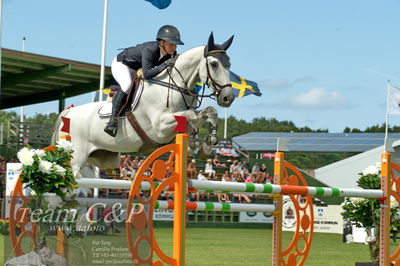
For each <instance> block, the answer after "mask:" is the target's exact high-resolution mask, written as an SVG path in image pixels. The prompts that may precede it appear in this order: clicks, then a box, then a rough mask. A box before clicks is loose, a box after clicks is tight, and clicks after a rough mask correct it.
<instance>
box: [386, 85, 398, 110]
mask: <svg viewBox="0 0 400 266" xmlns="http://www.w3.org/2000/svg"><path fill="white" fill-rule="evenodd" d="M388 90H389V91H388V103H387V104H388V108H387V110H388V114H392V115H400V89H399V88H396V87H394V86H393V85H391V84H388Z"/></svg>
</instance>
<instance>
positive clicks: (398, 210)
mask: <svg viewBox="0 0 400 266" xmlns="http://www.w3.org/2000/svg"><path fill="white" fill-rule="evenodd" d="M380 174H381V168H380V164H379V163H377V164H376V165H371V166H368V167H367V168H365V169H364V170H363V171H362V172H361V173H359V176H360V177H359V179H358V180H357V185H358V186H359V187H361V188H364V189H380V188H381V185H380V182H381V178H380ZM342 207H343V212H342V216H343V218H344V220H345V221H347V222H349V223H350V224H352V225H355V226H356V227H363V228H365V229H366V232H367V243H368V247H369V251H370V257H371V260H372V261H373V262H379V234H380V232H379V222H380V220H379V219H380V202H379V201H378V200H377V199H364V198H346V199H345V202H344V203H343V204H342ZM399 229H400V207H399V204H398V202H397V200H396V199H395V198H394V197H391V198H390V233H391V235H392V237H394V238H396V236H397V235H398V234H399ZM373 232H374V233H373Z"/></svg>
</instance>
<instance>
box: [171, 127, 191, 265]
mask: <svg viewBox="0 0 400 266" xmlns="http://www.w3.org/2000/svg"><path fill="white" fill-rule="evenodd" d="M187 139H188V138H187V135H186V134H178V135H176V144H178V146H179V148H178V153H177V154H176V157H175V172H176V173H177V175H178V176H177V180H176V182H175V194H174V233H173V237H174V242H173V243H174V245H173V258H174V259H175V260H176V262H177V263H176V265H177V266H183V265H185V245H186V204H185V203H186V167H187Z"/></svg>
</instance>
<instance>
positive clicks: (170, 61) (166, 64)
mask: <svg viewBox="0 0 400 266" xmlns="http://www.w3.org/2000/svg"><path fill="white" fill-rule="evenodd" d="M175 61H176V58H170V59H168V60H167V61H165V62H164V63H163V66H164V68H167V67H173V66H174V65H175Z"/></svg>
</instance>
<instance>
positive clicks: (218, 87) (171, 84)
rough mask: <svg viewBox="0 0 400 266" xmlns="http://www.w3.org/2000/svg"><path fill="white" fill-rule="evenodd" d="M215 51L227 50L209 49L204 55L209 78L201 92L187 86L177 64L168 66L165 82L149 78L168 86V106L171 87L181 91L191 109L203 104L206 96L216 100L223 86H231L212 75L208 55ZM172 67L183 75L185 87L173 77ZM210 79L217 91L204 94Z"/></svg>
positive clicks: (155, 82)
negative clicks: (166, 80)
mask: <svg viewBox="0 0 400 266" xmlns="http://www.w3.org/2000/svg"><path fill="white" fill-rule="evenodd" d="M213 53H225V50H212V51H209V52H208V53H207V54H205V55H204V56H205V58H206V69H207V80H206V82H205V83H204V84H203V87H202V92H201V94H198V93H195V92H193V91H192V90H191V89H189V88H188V87H187V84H186V81H185V79H184V78H183V76H182V74H181V72H180V71H179V69H178V68H176V67H175V65H173V66H171V67H168V68H167V73H168V77H169V78H168V82H165V81H162V80H157V79H154V78H153V79H149V80H148V81H149V82H152V83H154V84H157V85H160V86H163V87H167V88H168V94H167V108H168V107H169V92H170V90H171V89H172V90H175V91H178V92H180V93H181V95H182V99H183V101H184V103H185V106H186V109H190V108H194V109H197V108H198V107H200V106H201V104H202V102H203V99H204V98H211V99H213V100H215V97H218V94H219V93H220V92H221V90H222V89H223V88H226V87H230V86H231V84H230V83H228V84H224V85H221V84H219V83H218V82H217V81H215V79H214V78H213V77H212V76H211V72H210V67H209V65H208V57H209V56H211V54H213ZM172 69H175V70H176V72H177V73H178V74H179V76H180V77H181V79H182V81H183V83H184V84H185V87H182V86H178V85H177V84H176V82H175V80H174V79H173V77H172ZM209 81H211V84H212V85H213V86H214V88H216V91H214V92H212V93H210V94H208V95H205V94H204V93H205V86H206V85H207V86H210V84H209ZM184 95H187V96H190V97H192V102H191V103H190V104H188V102H187V100H186V98H185V96H184ZM199 98H200V99H199ZM194 101H197V105H196V106H192V105H193V102H194Z"/></svg>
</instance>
